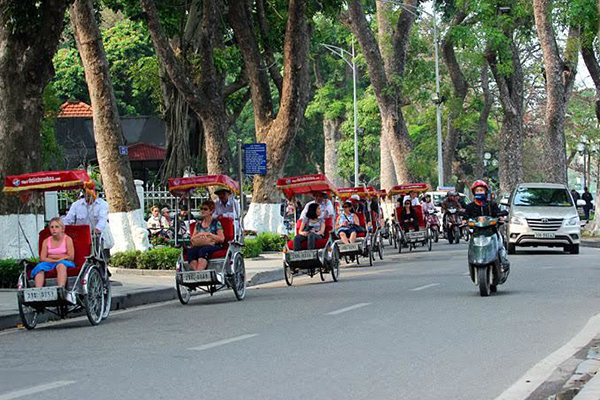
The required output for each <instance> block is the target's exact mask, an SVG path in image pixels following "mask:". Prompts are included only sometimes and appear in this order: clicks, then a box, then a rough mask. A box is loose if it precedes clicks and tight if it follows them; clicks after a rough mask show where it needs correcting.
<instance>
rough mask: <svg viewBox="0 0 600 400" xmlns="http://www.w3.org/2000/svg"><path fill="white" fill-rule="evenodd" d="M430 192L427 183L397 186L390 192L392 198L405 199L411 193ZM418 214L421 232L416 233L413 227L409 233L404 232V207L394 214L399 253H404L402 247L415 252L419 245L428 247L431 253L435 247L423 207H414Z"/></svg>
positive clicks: (398, 208)
mask: <svg viewBox="0 0 600 400" xmlns="http://www.w3.org/2000/svg"><path fill="white" fill-rule="evenodd" d="M427 190H429V186H428V185H427V184H426V183H409V184H404V185H396V186H394V187H393V188H392V189H391V190H390V195H391V196H401V197H404V196H406V195H408V194H410V193H411V192H416V193H424V192H426V191H427ZM412 207H413V209H414V210H415V212H416V214H417V222H418V224H419V230H418V231H415V230H413V228H412V227H410V230H409V231H408V232H404V229H403V227H402V221H401V218H400V215H401V213H402V207H396V210H395V212H394V214H395V218H394V225H395V231H396V242H397V244H398V253H401V252H402V247H403V246H406V247H408V249H409V250H411V251H412V250H413V249H415V248H416V247H417V245H419V244H420V245H421V246H427V249H428V250H429V251H431V248H432V245H433V234H432V232H431V229H430V228H429V226H428V225H427V221H426V219H425V216H424V215H423V209H422V207H421V205H420V204H419V205H418V206H412Z"/></svg>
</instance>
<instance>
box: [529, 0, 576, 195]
mask: <svg viewBox="0 0 600 400" xmlns="http://www.w3.org/2000/svg"><path fill="white" fill-rule="evenodd" d="M553 9H554V1H553V0H533V13H534V16H535V26H536V28H537V32H538V38H539V41H540V45H541V48H542V53H543V56H544V72H545V77H546V95H547V101H546V115H545V123H546V126H545V128H544V139H545V143H544V146H543V153H544V160H546V161H545V165H546V178H547V179H548V181H550V182H559V183H565V184H566V183H567V154H566V142H565V131H564V128H565V114H566V111H567V103H568V101H569V97H570V95H571V91H572V89H573V85H574V83H575V75H576V74H577V62H578V58H579V57H578V55H579V48H580V43H579V27H578V26H576V24H575V22H574V21H573V23H572V24H570V23H569V27H568V34H567V39H566V45H565V49H564V51H561V49H560V48H559V46H558V41H557V38H556V35H555V33H554V30H555V26H553V23H552V12H553ZM561 54H562V55H561Z"/></svg>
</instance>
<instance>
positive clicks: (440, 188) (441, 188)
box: [437, 186, 456, 192]
mask: <svg viewBox="0 0 600 400" xmlns="http://www.w3.org/2000/svg"><path fill="white" fill-rule="evenodd" d="M437 190H438V191H440V192H451V191H453V190H456V188H455V187H454V186H438V188H437Z"/></svg>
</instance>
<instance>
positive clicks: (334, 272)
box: [330, 246, 340, 282]
mask: <svg viewBox="0 0 600 400" xmlns="http://www.w3.org/2000/svg"><path fill="white" fill-rule="evenodd" d="M330 263H331V277H332V278H333V281H334V282H337V281H338V279H339V277H340V253H339V250H338V249H337V247H335V246H334V247H333V255H332V256H331V261H330Z"/></svg>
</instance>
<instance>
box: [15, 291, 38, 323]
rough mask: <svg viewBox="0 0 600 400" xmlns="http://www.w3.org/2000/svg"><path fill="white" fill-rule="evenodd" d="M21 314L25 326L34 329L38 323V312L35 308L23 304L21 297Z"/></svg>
mask: <svg viewBox="0 0 600 400" xmlns="http://www.w3.org/2000/svg"><path fill="white" fill-rule="evenodd" d="M19 316H20V317H21V322H23V326H25V328H27V330H32V329H34V328H35V327H36V325H37V318H38V312H37V310H36V309H35V308H33V307H29V306H26V305H25V304H23V302H22V301H21V299H20V298H19Z"/></svg>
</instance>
